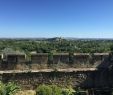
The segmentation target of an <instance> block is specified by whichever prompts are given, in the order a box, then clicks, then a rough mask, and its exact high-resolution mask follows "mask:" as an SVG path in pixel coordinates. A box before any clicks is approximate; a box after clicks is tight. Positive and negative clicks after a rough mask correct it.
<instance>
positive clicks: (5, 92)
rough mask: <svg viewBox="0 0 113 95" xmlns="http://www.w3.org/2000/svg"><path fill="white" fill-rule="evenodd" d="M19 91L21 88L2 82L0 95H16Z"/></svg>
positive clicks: (0, 83)
mask: <svg viewBox="0 0 113 95" xmlns="http://www.w3.org/2000/svg"><path fill="white" fill-rule="evenodd" d="M19 90H20V87H19V86H17V85H16V84H15V83H12V82H9V83H7V84H4V83H2V82H0V95H15V94H16V92H17V91H19Z"/></svg>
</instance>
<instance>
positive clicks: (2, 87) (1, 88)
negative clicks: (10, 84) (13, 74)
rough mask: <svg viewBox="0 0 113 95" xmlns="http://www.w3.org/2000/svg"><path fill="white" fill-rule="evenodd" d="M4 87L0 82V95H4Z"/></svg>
mask: <svg viewBox="0 0 113 95" xmlns="http://www.w3.org/2000/svg"><path fill="white" fill-rule="evenodd" d="M5 91H6V90H5V85H4V84H3V83H2V82H1V81H0V95H5V93H6V92H5Z"/></svg>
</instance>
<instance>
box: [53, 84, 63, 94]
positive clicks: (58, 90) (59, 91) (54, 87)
mask: <svg viewBox="0 0 113 95" xmlns="http://www.w3.org/2000/svg"><path fill="white" fill-rule="evenodd" d="M51 88H52V95H61V94H62V89H61V88H60V87H58V86H57V85H51Z"/></svg>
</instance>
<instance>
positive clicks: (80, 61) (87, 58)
mask: <svg viewBox="0 0 113 95" xmlns="http://www.w3.org/2000/svg"><path fill="white" fill-rule="evenodd" d="M108 57H109V54H108V53H94V54H88V53H74V54H73V56H72V59H71V61H72V62H71V63H70V55H69V53H56V54H53V55H52V60H51V62H48V60H49V56H48V54H47V53H38V54H31V55H30V57H29V60H28V57H27V56H26V55H24V54H18V55H17V54H8V55H5V57H4V59H1V65H0V67H1V68H0V69H1V70H2V69H3V70H4V69H5V70H9V69H10V70H12V69H23V70H24V69H45V68H49V67H50V65H53V67H58V68H72V67H74V68H80V67H85V68H86V67H89V68H91V67H97V66H98V65H100V64H101V63H107V62H109V61H106V59H108ZM103 66H104V65H103Z"/></svg>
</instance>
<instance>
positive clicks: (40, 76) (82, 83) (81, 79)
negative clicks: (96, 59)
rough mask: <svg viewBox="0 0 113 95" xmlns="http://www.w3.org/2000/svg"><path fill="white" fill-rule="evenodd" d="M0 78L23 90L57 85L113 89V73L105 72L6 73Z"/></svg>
mask: <svg viewBox="0 0 113 95" xmlns="http://www.w3.org/2000/svg"><path fill="white" fill-rule="evenodd" d="M0 76H1V77H0V78H1V80H2V81H3V82H4V83H7V82H9V81H13V82H16V83H17V84H19V85H21V86H22V88H23V89H36V87H37V86H38V85H40V84H57V85H59V86H65V87H66V86H69V85H71V86H73V87H81V88H84V89H91V88H113V81H112V80H113V72H110V71H104V70H102V71H101V70H95V71H76V72H57V71H52V72H27V73H4V74H1V75H0Z"/></svg>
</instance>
